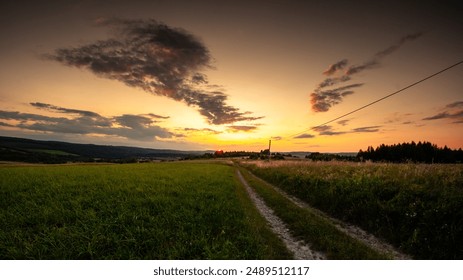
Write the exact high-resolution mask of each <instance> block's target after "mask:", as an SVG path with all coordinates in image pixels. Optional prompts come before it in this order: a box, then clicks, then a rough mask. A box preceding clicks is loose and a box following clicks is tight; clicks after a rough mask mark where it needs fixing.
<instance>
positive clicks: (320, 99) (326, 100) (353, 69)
mask: <svg viewBox="0 0 463 280" xmlns="http://www.w3.org/2000/svg"><path fill="white" fill-rule="evenodd" d="M422 35H423V33H421V32H417V33H414V34H409V35H406V36H404V37H402V38H400V39H399V40H398V41H397V42H396V43H394V44H392V45H391V46H389V47H387V48H385V49H384V50H381V51H379V52H377V53H376V54H375V55H374V56H373V58H371V59H369V60H367V61H366V62H363V63H361V64H358V65H351V66H348V62H349V61H348V60H347V59H341V60H339V61H338V62H336V63H333V64H331V65H330V66H329V67H328V69H327V70H325V71H324V72H323V74H324V75H326V76H330V77H328V78H325V79H324V80H323V81H322V82H320V83H319V84H318V86H317V88H315V90H314V91H313V92H312V93H311V94H310V102H311V104H312V110H313V111H314V112H327V111H328V110H329V109H330V108H331V107H333V106H335V105H337V104H339V103H341V102H342V101H343V100H344V97H346V96H348V95H350V94H354V91H346V92H341V90H340V89H342V88H343V87H338V88H335V89H326V88H327V87H331V86H335V85H338V84H341V83H345V82H347V81H350V80H351V79H352V76H353V75H356V74H358V73H360V72H363V71H366V70H370V69H375V68H379V67H380V66H381V60H382V59H383V58H384V57H386V56H388V55H390V54H392V53H394V52H395V51H397V50H398V49H400V48H401V47H402V46H403V45H404V44H405V43H406V42H408V41H412V40H415V39H417V38H419V37H421V36H422ZM344 69H345V71H344V72H342V70H344ZM335 74H337V76H334V77H331V76H332V75H335ZM353 85H363V83H361V84H353ZM357 87H358V86H357Z"/></svg>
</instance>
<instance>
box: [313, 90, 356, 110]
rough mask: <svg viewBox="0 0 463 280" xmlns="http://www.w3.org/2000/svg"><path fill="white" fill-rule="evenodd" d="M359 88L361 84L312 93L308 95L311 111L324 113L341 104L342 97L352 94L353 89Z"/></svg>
mask: <svg viewBox="0 0 463 280" xmlns="http://www.w3.org/2000/svg"><path fill="white" fill-rule="evenodd" d="M361 86H363V84H351V85H347V86H343V87H338V88H335V89H328V90H323V91H319V92H314V93H312V94H311V95H310V103H311V104H312V109H313V110H314V111H315V112H326V111H328V110H329V109H330V108H331V107H332V106H334V105H336V104H339V103H341V102H342V100H343V98H344V97H346V96H348V95H351V94H353V93H354V91H353V90H352V89H353V88H357V87H361Z"/></svg>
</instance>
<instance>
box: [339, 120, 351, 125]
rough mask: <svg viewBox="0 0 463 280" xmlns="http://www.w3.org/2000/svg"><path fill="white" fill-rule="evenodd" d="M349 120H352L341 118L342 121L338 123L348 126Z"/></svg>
mask: <svg viewBox="0 0 463 280" xmlns="http://www.w3.org/2000/svg"><path fill="white" fill-rule="evenodd" d="M349 121H350V120H341V121H338V122H337V123H338V124H340V125H342V126H346V125H347V123H348V122H349Z"/></svg>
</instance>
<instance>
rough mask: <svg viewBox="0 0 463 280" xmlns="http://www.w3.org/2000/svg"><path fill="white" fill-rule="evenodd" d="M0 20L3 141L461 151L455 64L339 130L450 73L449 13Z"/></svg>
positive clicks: (14, 10) (291, 11) (259, 1)
mask: <svg viewBox="0 0 463 280" xmlns="http://www.w3.org/2000/svg"><path fill="white" fill-rule="evenodd" d="M0 10H1V11H2V16H1V17H0V36H1V40H0V62H1V63H0V135H1V136H13V137H25V138H32V139H39V140H59V141H68V142H74V143H94V144H106V145H125V146H138V147H148V148H161V149H166V148H168V149H179V150H215V149H223V150H229V151H234V150H239V151H259V150H262V149H266V148H268V142H269V140H272V151H281V152H289V151H317V152H357V151H358V150H359V149H363V150H366V149H367V147H368V146H373V147H376V146H379V145H380V144H383V143H384V144H396V143H403V142H411V141H415V142H418V141H429V142H432V143H433V144H436V145H438V146H440V147H443V146H444V145H446V146H448V147H450V148H452V149H458V148H463V79H462V77H463V64H459V65H456V66H454V67H453V68H451V69H448V70H446V71H445V72H443V73H441V74H439V75H436V76H434V77H432V78H430V79H428V80H426V81H423V82H422V83H419V84H417V85H415V86H413V87H410V88H408V89H406V90H403V91H401V92H399V93H397V94H395V95H393V96H390V97H389V98H386V99H384V100H381V101H379V102H377V103H375V104H373V105H371V106H368V107H366V108H364V109H362V110H359V111H357V112H354V113H352V114H350V115H348V116H345V117H342V118H339V119H337V118H338V117H340V116H343V115H345V114H347V113H349V112H352V111H354V110H356V109H358V108H361V107H363V106H365V105H366V104H369V103H371V102H374V101H376V100H378V99H380V98H382V97H384V96H387V95H390V94H393V93H394V92H396V91H399V90H401V89H403V88H404V87H407V86H409V85H411V84H413V83H415V82H417V81H419V80H421V79H423V78H426V77H428V76H430V75H432V74H434V73H436V72H438V71H440V70H442V69H445V68H446V67H449V66H452V65H454V64H456V63H459V62H461V61H462V60H463V36H462V34H463V17H461V14H462V12H463V4H461V2H460V1H330V0H323V1H311V0H307V1H297V0H288V1H283V0H246V1H240V0H235V1H220V0H219V1H211V0H198V1H186V0H183V1H182V0H169V1H163V0H150V1H141V0H131V1H90V0H64V1H46V0H45V1H22V0H13V1H10V0H4V1H1V3H0ZM334 119H336V120H334ZM332 120H334V121H332Z"/></svg>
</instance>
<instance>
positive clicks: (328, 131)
mask: <svg viewBox="0 0 463 280" xmlns="http://www.w3.org/2000/svg"><path fill="white" fill-rule="evenodd" d="M380 128H381V126H379V125H376V126H364V127H357V128H353V129H351V130H344V131H337V130H335V129H334V128H333V126H331V125H323V126H317V127H313V128H312V130H313V131H315V132H317V133H318V135H320V136H322V135H324V136H336V135H343V134H353V133H373V132H379V131H380Z"/></svg>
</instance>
